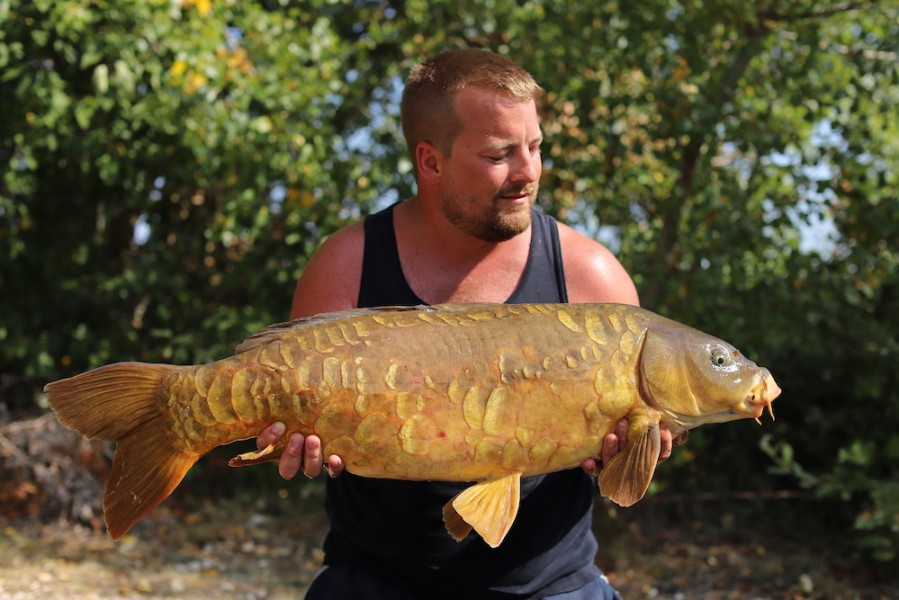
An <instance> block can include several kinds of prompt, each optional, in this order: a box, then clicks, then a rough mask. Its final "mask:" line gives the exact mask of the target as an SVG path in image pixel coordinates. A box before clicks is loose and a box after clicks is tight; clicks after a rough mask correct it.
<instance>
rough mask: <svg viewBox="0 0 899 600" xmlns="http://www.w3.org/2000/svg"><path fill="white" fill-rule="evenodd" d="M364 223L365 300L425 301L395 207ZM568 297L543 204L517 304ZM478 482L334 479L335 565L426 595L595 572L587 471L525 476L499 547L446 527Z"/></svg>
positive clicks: (562, 581)
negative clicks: (408, 267) (446, 511)
mask: <svg viewBox="0 0 899 600" xmlns="http://www.w3.org/2000/svg"><path fill="white" fill-rule="evenodd" d="M364 227H365V246H364V248H365V249H364V256H363V262H362V282H361V286H360V290H359V300H358V306H359V307H374V306H389V305H416V304H424V302H423V301H422V300H421V299H420V298H418V296H416V295H415V293H414V292H413V291H412V289H411V288H410V287H409V284H408V282H407V281H406V278H405V276H404V275H403V272H402V268H401V265H400V261H399V254H398V252H397V246H396V236H395V234H394V229H393V206H391V207H389V208H387V209H386V210H384V211H381V212H379V213H376V214H374V215H370V216H369V217H367V218H366V220H365V225H364ZM567 300H568V295H567V291H566V288H565V277H564V272H563V270H562V254H561V248H560V245H559V236H558V228H557V226H556V223H555V221H553V219H552V218H550V217H548V216H547V215H545V214H543V213H541V212H538V211H536V210H535V211H534V212H533V218H532V233H531V245H530V252H529V255H528V261H527V265H526V267H525V272H524V275H523V276H522V278H521V281H520V283H519V285H518V287H517V288H516V289H515V291H514V292H513V293H512V295H511V296H510V297H509V300H508V301H507V302H509V303H524V302H567ZM468 485H469V484H463V483H459V484H456V483H444V482H418V481H394V480H387V479H370V478H362V477H357V476H355V475H352V474H350V473H344V474H342V475H341V476H340V477H338V478H336V479H328V480H327V482H326V489H327V496H326V501H325V506H326V508H327V511H328V515H329V517H330V520H331V530H330V531H329V533H328V536H327V538H326V539H325V564H328V565H341V564H348V565H355V566H357V567H360V568H369V569H376V570H378V571H379V572H381V573H384V574H387V575H392V576H394V577H397V578H399V579H401V580H403V581H405V582H407V583H408V584H410V585H412V586H416V587H418V588H419V589H420V590H421V597H422V598H478V599H481V598H483V599H489V598H497V599H499V598H509V599H512V598H528V597H532V596H536V595H546V594H552V593H560V592H564V591H568V590H571V589H577V588H579V587H580V586H582V585H584V584H585V583H586V582H587V581H589V580H590V579H592V577H593V576H592V574H590V569H591V567H592V565H593V560H594V556H595V554H596V550H597V543H596V539H595V537H594V536H593V533H592V530H591V524H592V522H591V509H592V503H593V483H592V480H591V479H590V477H588V476H587V475H586V474H585V473H584V472H583V471H582V470H581V469H572V470H568V471H561V472H558V473H552V474H549V475H545V476H538V477H528V478H524V479H522V481H521V495H522V499H521V504H520V508H519V512H518V516H517V517H516V520H515V523H514V525H513V526H512V529H511V530H510V531H509V534H508V535H507V536H506V539H505V540H504V541H503V543H502V544H501V545H500V546H499V547H498V548H490V547H489V546H487V544H485V543H484V542H483V541H482V540H481V539H480V538H479V537H478V536H477V534H472V535H469V536H468V537H467V538H466V539H464V540H463V541H461V542H456V541H454V540H453V539H452V538H451V537H450V536H449V534H447V532H446V529H445V528H444V525H443V519H442V513H441V510H442V508H443V505H444V504H445V503H446V502H447V501H448V500H449V499H450V498H452V497H453V496H454V495H456V494H457V493H458V492H460V491H461V490H463V489H464V488H466V487H467V486H468Z"/></svg>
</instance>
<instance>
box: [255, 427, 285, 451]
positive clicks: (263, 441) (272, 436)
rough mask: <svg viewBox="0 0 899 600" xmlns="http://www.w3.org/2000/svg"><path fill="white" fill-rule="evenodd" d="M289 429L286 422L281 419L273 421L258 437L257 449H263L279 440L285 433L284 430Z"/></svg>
mask: <svg viewBox="0 0 899 600" xmlns="http://www.w3.org/2000/svg"><path fill="white" fill-rule="evenodd" d="M286 430H287V427H286V426H285V425H284V423H281V422H280V421H276V422H275V423H272V424H271V425H269V426H268V427H266V428H265V429H263V430H262V433H260V434H259V436H258V437H257V438H256V449H257V450H262V449H263V448H265V447H266V446H268V445H270V444H275V443H277V441H278V440H280V439H281V436H282V435H284V432H285V431H286Z"/></svg>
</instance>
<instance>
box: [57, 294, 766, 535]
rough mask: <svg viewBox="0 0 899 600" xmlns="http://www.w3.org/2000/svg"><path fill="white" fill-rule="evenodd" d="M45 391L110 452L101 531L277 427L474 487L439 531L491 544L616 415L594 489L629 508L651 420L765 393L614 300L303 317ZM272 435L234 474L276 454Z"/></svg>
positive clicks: (649, 464) (594, 450)
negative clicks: (621, 433) (523, 484)
mask: <svg viewBox="0 0 899 600" xmlns="http://www.w3.org/2000/svg"><path fill="white" fill-rule="evenodd" d="M45 390H46V392H47V394H48V397H49V400H50V404H51V406H52V407H53V409H54V410H55V411H56V414H57V417H58V418H59V420H60V422H62V423H63V424H64V425H66V426H68V427H71V428H73V429H76V430H77V431H80V432H82V433H83V434H85V435H87V436H89V437H99V438H102V439H109V440H113V441H116V442H118V445H117V449H116V456H115V458H114V460H113V466H112V473H111V477H110V485H109V486H108V487H107V492H106V498H105V501H104V508H105V516H106V521H107V527H108V529H109V532H110V534H111V535H112V536H113V537H114V538H118V537H120V536H121V535H123V534H124V533H125V532H126V531H127V530H128V529H129V528H130V527H131V526H132V525H134V523H136V522H137V521H138V520H140V518H142V517H143V516H144V515H145V514H146V513H147V512H149V511H150V510H152V509H153V508H154V507H155V506H157V505H158V504H159V503H160V502H162V501H163V500H164V499H165V498H166V497H167V496H168V495H169V494H170V493H171V491H172V490H174V488H175V487H176V486H177V485H178V483H179V482H180V481H181V479H182V478H183V476H184V474H185V473H186V472H187V470H188V469H189V468H190V467H191V466H192V465H193V464H194V463H195V462H196V461H197V460H198V459H199V458H200V457H201V456H202V455H204V454H206V453H207V452H209V451H210V450H211V449H212V448H214V447H215V446H217V445H221V444H226V443H230V442H233V441H236V440H238V439H245V438H250V437H255V436H256V435H257V434H258V432H259V431H261V430H262V429H263V428H265V427H266V426H267V425H269V424H270V423H271V422H273V421H275V420H278V421H281V422H283V423H284V424H285V425H286V429H287V432H288V433H290V432H299V433H302V434H304V435H310V434H315V435H318V436H319V437H320V438H321V440H322V444H323V452H324V453H325V454H326V455H327V454H337V455H339V456H340V457H341V458H342V460H343V463H344V465H345V467H346V469H347V470H349V471H350V472H353V473H355V474H357V475H360V476H365V477H383V478H392V479H408V480H441V481H465V482H474V483H473V484H472V485H471V487H469V488H467V489H466V490H465V491H463V492H461V493H460V494H459V495H458V496H456V497H455V498H453V499H451V500H450V501H449V502H448V503H447V505H446V506H445V507H444V520H445V522H446V524H447V530H448V532H449V533H450V534H451V535H452V536H453V537H454V538H456V539H461V538H463V537H465V536H466V535H468V534H469V533H470V532H471V530H472V529H474V530H475V531H476V532H477V533H478V534H480V535H481V536H482V537H483V538H484V540H485V541H486V542H487V543H488V544H490V545H491V546H496V545H498V544H499V543H501V542H502V539H503V538H504V537H505V535H506V533H507V532H508V529H509V527H511V526H512V523H513V522H514V518H515V513H516V512H517V508H518V494H519V481H520V478H521V477H523V476H530V475H537V474H542V473H548V472H552V471H558V470H561V469H566V468H573V467H577V466H578V465H580V463H581V462H582V461H583V460H584V459H586V458H589V457H592V456H596V455H599V454H600V453H601V448H602V440H603V437H604V436H605V435H606V434H607V433H609V432H611V431H613V430H614V428H615V425H616V423H617V422H618V421H619V420H620V419H621V418H622V417H626V418H628V420H629V423H630V425H629V429H628V436H627V444H626V446H625V448H624V449H623V450H622V451H621V452H619V453H618V454H617V455H616V456H615V458H614V459H613V460H612V461H611V462H610V463H609V464H608V465H606V467H605V468H604V469H603V471H602V475H601V477H600V481H599V484H600V491H601V492H602V493H603V494H604V495H607V496H608V497H610V498H611V499H613V500H614V501H615V502H618V503H619V504H621V505H623V506H628V505H630V504H633V503H634V502H637V501H638V500H639V499H640V498H642V496H643V495H644V494H645V492H646V488H647V487H648V485H649V482H650V480H651V478H652V475H653V473H654V470H655V466H656V460H657V458H658V455H659V448H660V433H659V431H660V423H662V422H664V423H666V424H667V425H668V426H669V427H672V428H673V429H675V430H676V431H685V430H687V429H691V428H693V427H696V426H699V425H701V424H703V423H715V422H725V421H730V420H734V419H739V418H755V419H758V417H759V416H760V415H761V413H762V411H763V409H765V408H767V409H768V410H769V411H770V408H771V401H772V400H773V399H774V398H775V397H776V396H777V394H778V393H779V391H780V390H779V388H778V387H777V384H776V383H774V380H773V378H772V377H771V374H770V373H769V372H768V371H767V369H763V368H760V367H758V366H757V365H755V363H753V362H751V361H749V360H748V359H746V358H745V357H743V356H742V355H741V354H740V353H739V352H738V351H737V350H736V349H735V348H733V346H730V345H729V344H727V343H726V342H723V341H721V340H718V339H717V338H713V337H711V336H709V335H707V334H704V333H702V332H699V331H697V330H695V329H691V328H689V327H687V326H685V325H682V324H680V323H676V322H674V321H671V320H669V319H665V318H663V317H661V316H659V315H657V314H655V313H652V312H650V311H647V310H644V309H641V308H638V307H634V306H626V305H616V304H525V305H504V304H469V305H441V306H434V307H414V308H401V307H393V308H382V309H360V310H354V311H347V312H343V313H332V314H326V315H317V316H315V317H312V318H308V319H300V320H298V321H294V322H291V323H286V324H278V325H273V326H271V327H269V328H267V329H265V330H263V331H261V332H260V333H258V334H256V335H254V336H252V337H250V338H249V339H247V340H246V341H245V342H244V343H243V344H241V345H240V346H239V347H238V348H237V352H236V353H235V354H234V355H233V356H231V357H227V358H224V359H222V360H219V361H216V362H213V363H208V364H204V365H194V366H174V365H156V364H145V363H117V364H113V365H107V366H105V367H100V368H99V369H95V370H93V371H88V372H86V373H82V374H81V375H77V376H75V377H72V378H69V379H65V380H60V381H56V382H53V383H50V384H48V385H47V386H46V388H45ZM772 414H773V413H772ZM287 438H288V435H285V436H283V437H282V440H281V442H280V445H279V446H273V447H269V448H266V449H263V450H261V451H259V452H250V453H246V454H242V455H240V456H238V457H236V458H235V459H233V460H232V464H233V465H235V466H243V465H249V464H256V463H259V462H264V461H266V460H272V459H275V458H277V457H278V456H279V455H280V453H281V451H282V450H283V444H285V443H286V440H287ZM498 511H499V513H498ZM503 511H505V512H503Z"/></svg>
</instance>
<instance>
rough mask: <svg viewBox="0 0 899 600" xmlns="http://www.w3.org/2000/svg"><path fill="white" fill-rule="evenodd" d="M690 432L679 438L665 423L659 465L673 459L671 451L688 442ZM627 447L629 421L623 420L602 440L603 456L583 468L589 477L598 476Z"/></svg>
mask: <svg viewBox="0 0 899 600" xmlns="http://www.w3.org/2000/svg"><path fill="white" fill-rule="evenodd" d="M689 433H690V432H689V431H685V432H683V433H681V434H680V435H678V436H675V435H674V432H673V431H672V430H671V429H668V427H667V426H666V425H665V424H664V423H663V424H662V426H661V428H660V431H659V434H660V438H661V442H662V448H661V451H660V452H659V464H661V463H663V462H665V461H666V460H668V459H669V458H670V457H671V451H672V449H673V448H674V447H675V446H680V445H681V444H683V443H684V442H686V441H687V438H688V437H689ZM626 445H627V419H621V420H619V421H618V423H617V424H616V425H615V431H614V432H612V433H609V434H607V435H606V437H604V438H603V440H602V456H601V457H598V458H599V461H600V462H597V459H596V458H588V459H587V460H585V461H584V462H583V463H581V466H582V467H583V468H584V471H586V472H587V474H588V475H591V476H593V475H598V474H599V472H600V471H601V470H602V467H603V466H604V465H607V464H609V461H610V460H612V457H613V456H615V455H616V454H618V452H619V451H620V450H622V449H623V448H624V447H625V446H626Z"/></svg>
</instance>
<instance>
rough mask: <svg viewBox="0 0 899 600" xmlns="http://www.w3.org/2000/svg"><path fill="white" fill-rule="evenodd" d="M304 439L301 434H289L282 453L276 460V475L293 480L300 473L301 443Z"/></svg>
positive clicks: (301, 460)
mask: <svg viewBox="0 0 899 600" xmlns="http://www.w3.org/2000/svg"><path fill="white" fill-rule="evenodd" d="M304 442H305V438H304V437H303V434H302V433H294V434H291V436H290V438H288V440H287V445H286V446H284V452H282V453H281V458H280V460H278V473H280V474H281V477H283V478H284V479H288V480H290V479H293V478H294V477H296V475H297V473H299V472H300V466H302V464H303V443H304Z"/></svg>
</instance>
